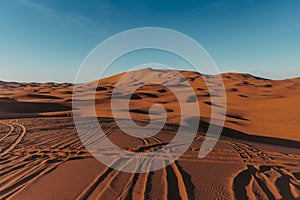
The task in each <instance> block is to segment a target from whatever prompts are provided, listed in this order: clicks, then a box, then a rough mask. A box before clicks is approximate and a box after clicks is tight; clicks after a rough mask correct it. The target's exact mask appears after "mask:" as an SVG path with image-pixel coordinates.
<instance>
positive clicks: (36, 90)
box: [0, 68, 300, 141]
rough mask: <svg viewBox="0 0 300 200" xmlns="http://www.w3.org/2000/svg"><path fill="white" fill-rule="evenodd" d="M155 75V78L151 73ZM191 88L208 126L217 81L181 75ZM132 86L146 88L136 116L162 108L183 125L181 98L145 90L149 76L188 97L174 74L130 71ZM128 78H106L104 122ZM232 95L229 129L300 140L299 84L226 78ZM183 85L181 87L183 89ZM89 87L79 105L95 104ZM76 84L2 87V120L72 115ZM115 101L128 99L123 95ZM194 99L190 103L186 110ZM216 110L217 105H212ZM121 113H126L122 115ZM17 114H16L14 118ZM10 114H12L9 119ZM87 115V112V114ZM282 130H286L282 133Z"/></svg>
mask: <svg viewBox="0 0 300 200" xmlns="http://www.w3.org/2000/svg"><path fill="white" fill-rule="evenodd" d="M150 72H151V73H150ZM181 73H182V75H183V76H185V77H186V79H187V80H188V81H189V83H190V84H191V85H192V87H193V89H194V90H195V93H196V95H197V97H198V102H199V107H200V109H201V118H202V119H204V120H205V119H206V122H209V118H210V114H211V106H212V103H211V99H210V94H209V91H208V88H207V86H206V84H205V82H204V80H203V77H205V78H206V79H211V80H212V81H213V80H214V76H208V75H202V76H201V75H200V74H198V73H196V72H189V71H181ZM129 74H130V75H129V78H130V80H128V82H131V84H137V85H141V87H140V88H139V89H138V91H136V92H135V93H134V94H133V95H132V97H131V99H132V101H131V109H130V110H131V112H132V116H133V117H137V118H145V119H149V118H148V109H149V107H150V106H151V105H153V104H155V103H159V104H161V105H163V106H164V107H165V109H166V110H167V112H168V116H170V119H173V120H172V121H171V122H172V123H176V122H178V120H177V118H178V113H179V110H180V107H179V105H178V102H177V100H176V97H175V96H174V94H173V93H172V92H170V90H168V88H166V87H164V86H161V85H145V86H142V85H143V82H142V80H143V76H144V75H145V74H147V75H149V74H151V76H154V79H155V76H157V77H160V78H161V79H165V80H166V81H165V84H166V85H176V84H177V85H178V87H180V88H182V90H183V92H184V90H185V89H184V88H185V86H182V83H180V80H177V79H172V71H166V70H153V69H150V68H148V69H143V70H138V71H132V72H129ZM122 75H123V74H119V75H115V76H113V77H109V78H105V79H102V80H100V81H99V82H98V85H99V86H98V87H97V90H96V95H95V97H96V109H97V115H98V116H99V117H112V114H111V110H110V109H111V108H110V103H111V102H110V97H111V94H112V92H113V89H114V85H115V84H116V82H117V81H118V80H119V79H120V77H122ZM222 77H223V79H224V84H225V89H226V95H227V115H226V124H225V127H227V128H231V129H234V130H237V131H240V132H242V133H245V134H250V135H259V136H267V137H273V138H281V139H288V140H296V141H300V135H299V134H298V132H299V131H300V126H299V123H300V118H299V116H298V113H299V111H300V105H299V103H298V102H299V100H300V90H299V88H300V87H299V86H300V79H299V78H295V79H286V80H276V81H275V80H268V79H263V78H259V77H255V76H252V75H250V74H238V73H225V74H222ZM180 84H181V85H180ZM90 85H92V83H90V84H83V85H81V86H80V87H81V88H82V95H81V97H80V99H77V100H86V101H88V100H91V99H93V95H92V92H91V91H90V90H91V88H90ZM72 89H73V85H72V84H68V83H62V84H56V83H15V82H13V83H9V82H1V84H0V102H1V104H0V106H1V111H2V112H1V114H0V118H8V117H16V116H20V117H27V116H29V117H32V116H64V115H65V116H68V115H70V112H71V106H72V100H71V99H72ZM116 98H119V99H122V98H126V95H125V96H124V95H123V94H119V95H116ZM192 101H195V99H194V100H192V99H187V102H186V104H185V105H183V106H184V107H185V108H188V107H189V106H188V104H189V103H190V102H192ZM213 105H214V106H218V105H216V104H213ZM120 112H122V111H120ZM11 113H12V114H11ZM10 114H11V115H10ZM83 114H84V113H83ZM278 130H281V131H278Z"/></svg>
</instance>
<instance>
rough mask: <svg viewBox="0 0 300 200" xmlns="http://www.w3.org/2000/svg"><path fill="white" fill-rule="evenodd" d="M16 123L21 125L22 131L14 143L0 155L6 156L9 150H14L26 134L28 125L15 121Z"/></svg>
mask: <svg viewBox="0 0 300 200" xmlns="http://www.w3.org/2000/svg"><path fill="white" fill-rule="evenodd" d="M14 124H15V125H17V126H19V127H21V133H20V134H19V136H18V137H17V138H16V139H15V140H14V141H13V143H12V144H11V145H10V146H8V147H6V148H5V149H4V151H3V152H1V153H0V156H1V157H2V156H4V155H5V154H7V153H8V152H10V151H11V150H13V149H14V148H15V147H16V146H17V145H18V144H19V143H20V142H21V141H22V139H23V138H24V136H25V134H26V127H25V126H24V125H22V124H20V123H18V122H15V123H14Z"/></svg>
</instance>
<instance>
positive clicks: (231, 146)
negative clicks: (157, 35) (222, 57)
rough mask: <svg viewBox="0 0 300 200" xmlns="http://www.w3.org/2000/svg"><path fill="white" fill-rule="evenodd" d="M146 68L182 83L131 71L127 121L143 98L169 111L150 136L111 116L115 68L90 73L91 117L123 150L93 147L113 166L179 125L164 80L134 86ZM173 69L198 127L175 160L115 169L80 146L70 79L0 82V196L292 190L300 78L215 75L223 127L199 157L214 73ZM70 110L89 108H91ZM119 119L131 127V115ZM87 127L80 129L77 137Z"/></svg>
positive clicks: (204, 195) (299, 174)
mask: <svg viewBox="0 0 300 200" xmlns="http://www.w3.org/2000/svg"><path fill="white" fill-rule="evenodd" d="M150 72H151V74H152V76H153V78H160V79H163V80H166V83H165V84H166V85H168V84H169V85H174V84H175V85H176V86H177V87H179V88H181V89H182V91H183V92H184V91H185V87H186V85H185V84H184V83H183V82H180V81H178V80H177V79H172V71H164V70H153V69H144V70H140V71H134V72H130V80H131V84H137V85H141V87H140V88H139V89H138V90H137V91H135V93H134V95H132V96H131V102H130V113H131V116H132V117H133V118H134V119H135V121H136V122H137V123H138V124H139V125H142V126H144V125H146V124H147V123H148V120H149V115H148V113H149V107H150V106H151V105H153V104H155V103H160V104H161V105H163V106H164V108H165V109H166V111H167V114H168V120H167V122H168V123H167V124H165V126H164V128H163V129H162V130H161V131H160V132H159V133H158V134H156V135H155V136H151V137H148V138H134V137H132V136H129V135H127V134H125V133H124V132H122V131H121V130H120V129H119V128H118V126H117V125H116V123H115V121H114V120H113V119H112V118H111V117H112V113H111V107H110V103H111V101H110V97H111V94H112V91H113V89H114V85H115V84H116V82H117V81H118V80H119V78H120V77H121V76H122V74H120V75H116V76H113V77H109V78H106V79H102V80H100V81H99V82H98V87H97V89H96V94H95V97H96V112H97V115H98V117H99V124H100V125H101V127H102V128H103V130H104V132H105V134H106V136H107V137H108V138H109V139H110V140H111V141H112V142H113V143H114V144H115V145H117V146H118V147H121V148H123V149H125V150H127V153H126V154H120V152H119V151H117V149H116V150H114V149H110V150H101V149H100V150H99V149H97V153H99V154H101V155H109V156H111V157H114V158H115V159H114V162H113V163H112V166H114V167H116V166H125V165H126V164H128V162H129V161H130V160H129V159H128V155H130V154H134V153H135V152H140V153H143V152H144V153H147V152H151V151H153V150H156V149H159V148H161V147H163V146H165V145H166V144H168V143H169V142H170V140H171V139H172V138H173V137H174V136H175V134H176V133H177V129H178V126H177V125H178V116H180V112H179V110H180V107H179V105H178V102H176V98H175V97H174V94H172V92H171V91H170V90H168V88H167V87H164V86H161V85H145V86H142V85H143V76H144V75H145V73H146V74H150ZM181 73H182V74H183V75H184V76H185V77H186V78H187V79H188V81H189V83H190V84H191V85H192V87H193V88H194V90H195V93H196V95H197V98H198V101H199V107H200V110H201V122H200V124H199V129H198V134H197V136H196V137H195V139H194V142H193V144H192V145H191V146H190V147H189V149H188V150H187V151H186V152H185V153H184V154H183V155H182V156H181V157H180V158H179V159H178V160H177V161H176V162H174V163H172V164H171V165H169V166H168V167H166V168H163V169H161V170H158V171H154V172H148V173H125V172H121V171H118V170H115V169H113V168H110V167H107V166H105V165H103V164H101V163H100V162H99V161H98V160H96V159H95V158H94V157H93V156H92V155H91V154H90V153H89V152H88V151H87V150H86V148H85V147H84V145H83V144H82V143H81V141H80V138H79V136H78V134H77V132H76V128H75V125H74V122H73V118H72V117H71V116H72V90H73V87H74V86H73V85H72V84H69V83H61V84H57V83H13V82H0V110H1V113H0V118H2V120H0V199H9V198H11V199H300V169H299V165H300V135H299V131H300V126H299V120H300V117H299V113H300V107H299V105H298V102H299V100H300V89H299V85H300V79H287V80H280V81H273V80H266V79H262V78H258V77H254V76H251V75H248V74H235V73H226V74H223V75H222V77H223V79H224V83H225V89H226V92H227V107H228V108H227V110H228V112H227V115H226V123H225V128H224V130H223V132H222V136H221V138H220V139H219V140H218V142H217V145H216V146H215V147H214V148H213V149H211V150H212V151H211V152H210V154H209V155H208V156H206V157H205V158H202V159H200V158H199V157H198V153H199V148H200V146H201V144H202V141H203V139H204V137H205V133H206V131H207V125H208V124H207V123H208V122H209V119H210V113H211V106H212V102H211V97H210V94H209V91H208V88H207V86H206V84H205V82H204V79H205V80H206V81H209V82H210V83H211V84H213V83H214V78H215V77H214V76H212V75H202V76H201V75H200V74H198V73H195V72H185V71H182V72H181ZM92 84H93V82H91V83H89V84H81V85H78V86H76V87H81V88H82V95H80V96H79V99H75V100H76V101H87V102H88V101H90V100H91V99H93V97H94V96H93V93H92V92H91V90H90V85H92ZM77 97H78V96H77ZM118 98H119V99H123V98H124V94H122V93H120V94H118ZM191 102H195V99H191V98H190V97H189V96H187V97H186V102H185V103H184V105H183V106H184V107H185V108H187V109H188V108H189V103H191ZM214 103H215V102H214ZM74 112H78V113H79V114H80V115H82V117H89V112H85V111H82V110H81V111H80V110H75V111H74ZM119 112H120V113H122V112H125V111H122V110H119ZM78 113H77V114H78ZM191 114H192V115H193V112H192V111H191ZM194 117H199V116H194ZM122 120H123V122H122V123H123V125H124V126H128V129H130V128H131V127H130V125H129V119H122ZM185 125H186V126H189V124H188V123H186V124H185ZM91 126H93V125H92V124H91ZM141 129H142V127H141ZM95 134H97V133H93V132H92V129H91V130H87V132H86V133H85V137H86V138H89V137H90V138H92V136H93V135H95ZM211 140H213V138H212V139H211ZM180 145H181V144H172V143H171V148H170V149H169V153H170V154H172V153H176V152H177V151H179V150H180V148H181V146H180ZM95 151H96V150H95ZM149 162H152V161H151V160H150V161H149ZM147 166H149V163H144V165H143V167H147ZM136 170H138V169H136Z"/></svg>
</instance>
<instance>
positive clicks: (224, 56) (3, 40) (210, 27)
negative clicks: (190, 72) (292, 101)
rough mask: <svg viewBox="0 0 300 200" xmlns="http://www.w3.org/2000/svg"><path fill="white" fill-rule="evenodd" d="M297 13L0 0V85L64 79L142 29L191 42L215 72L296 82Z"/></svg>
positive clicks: (254, 5) (265, 3)
mask: <svg viewBox="0 0 300 200" xmlns="http://www.w3.org/2000/svg"><path fill="white" fill-rule="evenodd" d="M299 10H300V1H297V0H294V1H293V0H289V1H277V0H258V1H255V0H243V1H230V0H229V1H211V0H206V1H176V0H173V1H167V0H166V1H161V0H147V1H143V0H125V1H101V0H100V1H92V0H87V1H79V0H73V1H68V0H49V1H45V0H39V1H36V0H12V1H10V0H4V1H2V2H1V6H0V70H1V71H0V80H15V81H40V82H45V81H58V82H64V81H68V82H72V81H73V80H74V79H75V75H76V71H77V69H78V68H79V66H80V65H81V63H82V61H83V60H84V58H85V57H86V56H87V55H88V53H89V52H90V51H91V50H92V49H93V48H94V47H95V46H96V45H97V44H99V43H100V42H101V41H103V40H105V39H106V38H108V37H110V36H112V35H114V34H116V33H119V32H121V31H125V30H128V29H132V28H137V27H146V26H157V27H164V28H170V29H174V30H176V31H180V32H182V33H184V34H186V35H188V36H190V37H192V38H194V39H195V40H196V41H198V42H199V43H200V44H201V45H202V46H203V47H204V48H205V49H206V50H207V51H208V53H209V54H210V55H211V57H212V58H213V60H214V61H215V63H216V64H217V65H218V67H219V69H220V71H221V72H227V71H235V72H248V73H252V74H254V75H258V76H262V77H267V78H273V79H283V78H288V77H298V76H300V23H299V21H300V12H299ZM133 63H134V62H133ZM121 64H122V63H120V65H121ZM127 64H128V63H127ZM124 65H125V64H124ZM183 68H184V66H183ZM122 70H126V67H125V68H124V67H120V68H118V67H115V69H114V70H112V73H118V72H120V71H122Z"/></svg>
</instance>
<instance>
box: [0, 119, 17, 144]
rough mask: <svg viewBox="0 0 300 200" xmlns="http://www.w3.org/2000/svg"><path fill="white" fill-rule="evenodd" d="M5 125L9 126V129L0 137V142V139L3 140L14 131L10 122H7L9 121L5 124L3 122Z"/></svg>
mask: <svg viewBox="0 0 300 200" xmlns="http://www.w3.org/2000/svg"><path fill="white" fill-rule="evenodd" d="M5 125H7V126H9V127H10V130H9V131H8V132H7V133H6V134H5V135H4V136H2V137H1V138H0V142H1V141H2V140H4V139H5V138H7V137H8V136H9V135H10V134H11V133H12V132H13V131H14V129H15V128H14V127H13V126H12V125H11V124H9V123H7V124H5Z"/></svg>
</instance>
